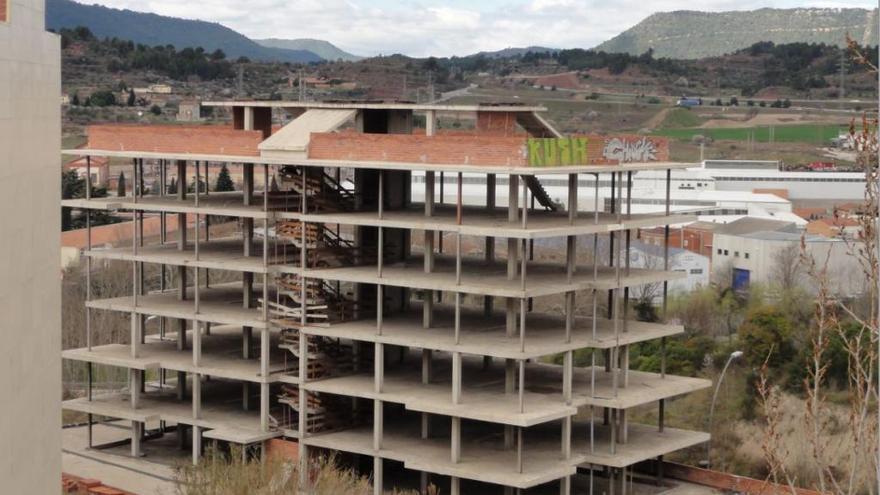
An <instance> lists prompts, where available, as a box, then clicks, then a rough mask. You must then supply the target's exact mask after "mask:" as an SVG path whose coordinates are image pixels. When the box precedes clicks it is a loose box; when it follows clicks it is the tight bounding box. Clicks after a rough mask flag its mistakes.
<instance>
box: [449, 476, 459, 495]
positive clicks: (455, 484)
mask: <svg viewBox="0 0 880 495" xmlns="http://www.w3.org/2000/svg"><path fill="white" fill-rule="evenodd" d="M449 493H450V494H451V495H461V481H460V480H459V478H458V477H456V476H453V477H451V478H450V479H449Z"/></svg>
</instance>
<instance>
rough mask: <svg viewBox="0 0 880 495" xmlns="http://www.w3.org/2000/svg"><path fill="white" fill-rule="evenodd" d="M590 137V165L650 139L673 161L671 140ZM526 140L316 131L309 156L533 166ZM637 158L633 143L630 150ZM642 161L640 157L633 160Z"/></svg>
mask: <svg viewBox="0 0 880 495" xmlns="http://www.w3.org/2000/svg"><path fill="white" fill-rule="evenodd" d="M580 137H586V138H587V157H588V159H589V162H590V163H591V164H595V165H600V164H602V165H604V164H616V163H619V161H618V160H616V159H608V158H606V154H610V156H623V153H624V152H623V151H621V149H620V146H619V145H620V143H622V142H623V143H638V142H642V143H643V144H645V143H649V144H650V145H652V146H653V148H654V150H655V152H654V155H653V156H654V158H653V159H652V160H650V161H668V160H669V144H668V141H667V140H665V139H663V138H654V137H644V136H638V135H613V136H596V135H592V136H580ZM526 143H527V138H526V137H525V136H524V135H521V134H520V135H516V136H502V135H491V134H485V133H480V134H476V133H469V134H468V133H442V134H438V135H435V136H426V135H424V134H357V133H312V135H311V138H310V141H309V150H308V156H309V158H312V159H318V160H351V161H384V162H401V163H431V164H441V165H442V164H467V165H489V166H491V165H497V166H528V165H529V162H528V155H527V151H528V150H527V146H526ZM627 153H628V155H627V156H632V147H630V151H628V152H627ZM629 161H638V160H629Z"/></svg>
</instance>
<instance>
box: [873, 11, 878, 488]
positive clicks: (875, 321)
mask: <svg viewBox="0 0 880 495" xmlns="http://www.w3.org/2000/svg"><path fill="white" fill-rule="evenodd" d="M878 5H880V2H878ZM877 23H878V28H880V16H877ZM877 67H878V71H877V82H878V84H880V58H878V61H877ZM877 105H878V110H880V98H878V101H877ZM873 136H874V139H877V134H876V132H875V133H874V134H873ZM877 165H878V167H877V170H876V171H875V172H874V175H875V179H876V182H875V184H876V187H877V190H876V191H875V193H876V196H875V199H876V200H877V205H876V207H875V208H876V209H874V210H872V211H873V212H874V219H873V220H874V228H875V229H876V230H877V239H876V242H877V246H876V249H877V258H878V259H880V229H877V220H878V219H880V163H878V164H877ZM871 206H874V205H871ZM876 283H877V284H878V287H877V309H876V311H877V313H878V314H875V318H876V319H875V320H874V331H875V332H877V356H878V362H877V365H878V366H880V276H878V278H877V281H876ZM877 397H878V399H880V373H877ZM877 424H880V400H878V401H877ZM876 452H877V454H876V458H875V459H874V464H875V466H876V468H877V492H876V493H880V428H877V450H876Z"/></svg>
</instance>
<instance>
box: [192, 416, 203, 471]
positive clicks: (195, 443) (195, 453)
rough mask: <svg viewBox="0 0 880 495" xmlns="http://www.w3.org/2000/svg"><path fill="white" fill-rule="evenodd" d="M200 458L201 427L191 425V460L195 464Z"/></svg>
mask: <svg viewBox="0 0 880 495" xmlns="http://www.w3.org/2000/svg"><path fill="white" fill-rule="evenodd" d="M201 458H202V429H201V428H200V427H198V426H195V425H193V427H192V462H193V465H197V464H198V463H199V460H200V459H201Z"/></svg>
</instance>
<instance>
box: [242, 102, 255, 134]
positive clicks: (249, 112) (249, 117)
mask: <svg viewBox="0 0 880 495" xmlns="http://www.w3.org/2000/svg"><path fill="white" fill-rule="evenodd" d="M244 130H246V131H252V130H254V107H244Z"/></svg>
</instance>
